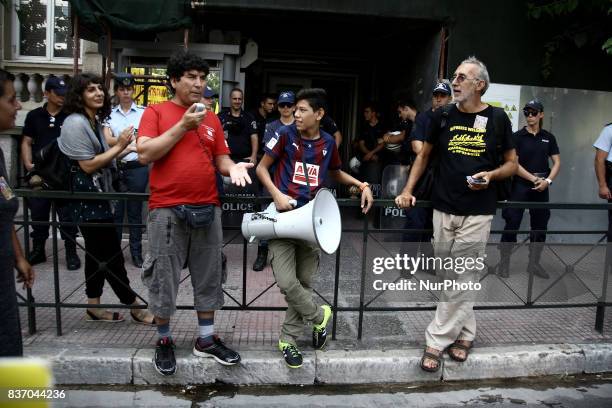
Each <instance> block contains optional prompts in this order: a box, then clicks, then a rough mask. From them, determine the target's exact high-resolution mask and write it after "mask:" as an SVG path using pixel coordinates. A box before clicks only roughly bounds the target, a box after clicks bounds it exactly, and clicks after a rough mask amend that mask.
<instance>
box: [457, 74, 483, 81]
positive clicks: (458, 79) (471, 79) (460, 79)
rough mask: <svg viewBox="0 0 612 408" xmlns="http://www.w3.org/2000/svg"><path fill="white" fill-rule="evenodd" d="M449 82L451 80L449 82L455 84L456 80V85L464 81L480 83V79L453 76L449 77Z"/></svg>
mask: <svg viewBox="0 0 612 408" xmlns="http://www.w3.org/2000/svg"><path fill="white" fill-rule="evenodd" d="M450 80H451V82H455V80H457V83H462V82H463V81H465V80H468V81H474V80H476V81H481V79H479V78H468V77H466V76H465V75H463V74H455V75H453V76H452V77H450Z"/></svg>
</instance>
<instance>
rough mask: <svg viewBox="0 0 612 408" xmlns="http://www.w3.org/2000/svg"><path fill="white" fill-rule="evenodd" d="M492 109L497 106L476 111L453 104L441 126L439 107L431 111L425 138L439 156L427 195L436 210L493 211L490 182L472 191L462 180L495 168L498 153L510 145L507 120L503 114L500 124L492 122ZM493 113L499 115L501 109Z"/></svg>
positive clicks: (483, 213)
mask: <svg viewBox="0 0 612 408" xmlns="http://www.w3.org/2000/svg"><path fill="white" fill-rule="evenodd" d="M493 109H499V108H493V107H491V106H488V107H487V108H486V109H484V110H482V111H480V112H478V113H464V112H461V111H459V109H457V108H456V107H454V106H453V107H452V108H451V109H450V112H449V114H448V117H447V119H446V126H444V128H441V125H440V124H441V120H442V112H443V110H442V109H438V110H436V111H435V112H434V113H433V115H432V120H431V124H430V127H429V129H428V132H427V139H426V140H427V142H429V143H431V144H433V145H435V147H434V149H435V153H434V154H437V155H439V165H438V172H437V175H436V179H435V184H434V188H433V194H432V198H431V200H432V204H433V207H434V208H435V209H436V210H439V211H442V212H445V213H448V214H454V215H490V214H495V204H496V201H497V192H496V189H495V185H494V183H491V185H490V186H489V188H487V189H485V190H480V191H472V190H470V189H469V188H468V185H467V181H466V176H471V175H473V174H475V173H478V172H481V171H490V170H494V169H496V168H497V167H499V164H500V160H501V158H500V157H499V156H500V155H503V152H506V151H508V150H511V149H513V148H514V143H513V141H512V126H511V124H510V119H508V116H507V115H505V113H504V116H503V117H502V120H503V122H502V120H499V121H498V122H501V123H502V125H501V126H500V125H499V124H498V125H495V124H494V122H495V120H494V113H493ZM497 115H499V116H498V117H501V112H498V113H497ZM497 138H501V141H500V142H498V139H497ZM500 143H501V152H498V151H497V145H498V144H500Z"/></svg>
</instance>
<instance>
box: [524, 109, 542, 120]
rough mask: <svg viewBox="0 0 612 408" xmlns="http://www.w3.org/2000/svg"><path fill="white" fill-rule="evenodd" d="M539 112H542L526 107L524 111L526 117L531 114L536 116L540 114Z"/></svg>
mask: <svg viewBox="0 0 612 408" xmlns="http://www.w3.org/2000/svg"><path fill="white" fill-rule="evenodd" d="M538 113H540V112H538V111H534V110H528V109H525V110H524V111H523V115H525V117H526V118H528V117H529V116H534V117H535V116H538Z"/></svg>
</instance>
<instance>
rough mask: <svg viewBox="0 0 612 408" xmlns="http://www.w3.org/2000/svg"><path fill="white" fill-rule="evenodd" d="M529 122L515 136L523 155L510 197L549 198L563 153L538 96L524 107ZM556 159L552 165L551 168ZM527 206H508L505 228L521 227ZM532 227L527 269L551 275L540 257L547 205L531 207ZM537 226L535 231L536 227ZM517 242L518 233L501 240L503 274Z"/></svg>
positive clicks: (521, 199) (506, 270)
mask: <svg viewBox="0 0 612 408" xmlns="http://www.w3.org/2000/svg"><path fill="white" fill-rule="evenodd" d="M523 114H524V115H525V121H526V122H527V126H525V127H524V128H523V129H521V130H519V131H518V132H515V133H514V134H513V135H512V136H513V139H514V143H515V145H516V153H517V155H518V157H519V167H518V172H517V173H516V176H515V177H514V179H513V180H512V193H511V195H510V201H532V202H545V203H546V202H548V189H549V188H550V186H551V185H552V183H553V180H554V179H555V177H556V176H557V174H559V170H560V168H561V156H560V155H559V146H558V145H557V140H556V139H555V137H554V136H553V135H552V134H551V133H550V132H547V131H546V130H544V129H542V122H543V119H544V106H543V105H542V103H540V102H539V101H537V100H535V99H534V100H531V101H529V102H527V104H526V105H525V107H524V108H523ZM549 160H552V163H553V166H552V169H550V168H549ZM523 213H524V209H523V208H504V210H503V211H502V216H503V217H504V220H506V226H505V227H504V230H506V231H510V230H518V229H519V228H520V226H521V221H522V219H523ZM529 216H530V219H531V230H532V232H531V233H530V234H529V241H530V242H531V245H530V246H529V264H528V266H527V272H529V273H533V274H534V275H536V276H538V277H540V278H544V279H548V278H549V275H548V273H547V272H546V271H545V270H544V268H543V267H542V266H541V265H540V257H541V255H542V250H543V249H544V246H543V244H542V243H543V242H545V241H546V232H545V230H546V228H547V227H548V220H549V218H550V210H549V209H547V208H531V209H529ZM534 230H535V231H534ZM514 243H516V234H515V233H504V234H503V235H502V238H501V244H500V256H501V260H500V264H499V275H500V276H501V277H504V278H507V277H508V276H509V275H510V272H509V266H510V255H511V253H512V249H513V247H514Z"/></svg>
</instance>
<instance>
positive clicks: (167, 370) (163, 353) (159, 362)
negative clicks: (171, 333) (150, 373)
mask: <svg viewBox="0 0 612 408" xmlns="http://www.w3.org/2000/svg"><path fill="white" fill-rule="evenodd" d="M153 364H154V365H155V369H156V370H157V372H158V373H160V374H162V375H172V374H174V373H176V359H175V358H174V341H172V339H171V338H168V337H162V338H161V339H159V340H158V341H157V346H156V347H155V356H153Z"/></svg>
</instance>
